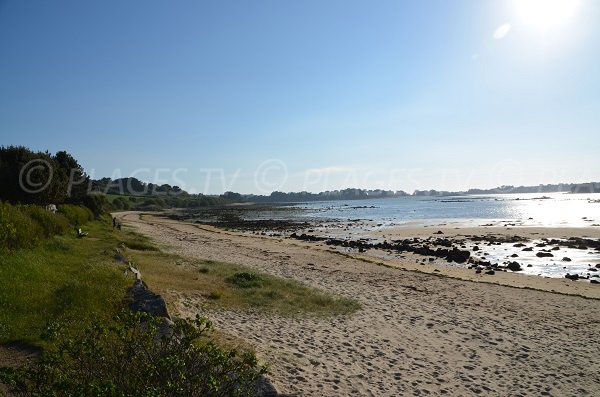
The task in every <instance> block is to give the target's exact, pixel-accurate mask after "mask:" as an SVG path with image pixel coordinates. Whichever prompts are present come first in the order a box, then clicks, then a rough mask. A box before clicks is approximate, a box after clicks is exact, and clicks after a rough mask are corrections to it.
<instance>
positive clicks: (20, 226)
mask: <svg viewBox="0 0 600 397" xmlns="http://www.w3.org/2000/svg"><path fill="white" fill-rule="evenodd" d="M67 230H69V222H68V220H67V219H66V218H65V217H64V216H62V215H61V214H53V213H51V212H48V211H46V210H45V209H44V208H42V207H39V206H35V205H20V206H18V205H11V204H9V203H4V202H0V249H4V250H13V249H19V248H29V247H33V246H34V245H35V243H36V242H38V241H39V240H42V239H46V238H49V237H52V236H54V235H56V234H62V233H64V232H66V231H67Z"/></svg>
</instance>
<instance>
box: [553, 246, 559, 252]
mask: <svg viewBox="0 0 600 397" xmlns="http://www.w3.org/2000/svg"><path fill="white" fill-rule="evenodd" d="M559 249H560V247H554V248H552V251H558V250H559Z"/></svg>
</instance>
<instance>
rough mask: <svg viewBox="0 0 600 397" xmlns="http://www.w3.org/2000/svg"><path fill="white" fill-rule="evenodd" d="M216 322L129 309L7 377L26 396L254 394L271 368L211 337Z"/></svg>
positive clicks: (0, 374)
mask: <svg viewBox="0 0 600 397" xmlns="http://www.w3.org/2000/svg"><path fill="white" fill-rule="evenodd" d="M210 330H211V324H210V322H208V321H207V320H206V319H202V318H199V317H197V318H196V320H194V321H186V320H176V321H175V324H174V325H173V327H172V330H171V332H164V326H163V322H162V321H161V319H159V318H156V317H152V316H150V315H146V314H141V313H131V312H124V313H121V314H120V315H119V316H117V317H116V318H115V321H113V322H111V323H110V325H106V324H104V323H102V322H95V323H94V324H93V326H91V327H89V328H88V329H86V330H84V331H83V332H80V333H78V334H77V335H75V336H74V337H72V338H66V339H63V340H62V341H61V342H59V343H57V345H56V347H55V348H54V349H52V350H50V351H49V352H48V353H47V354H45V355H44V356H43V357H42V359H41V361H40V362H39V363H38V364H37V365H35V366H34V367H33V368H20V369H12V368H5V369H0V381H3V382H4V383H5V384H8V385H10V386H11V387H12V388H13V390H14V391H15V392H16V393H18V394H19V395H23V396H67V397H68V396H88V397H126V396H132V397H133V396H144V397H146V396H148V397H150V396H152V397H178V396H180V397H200V396H202V397H211V396H231V397H236V396H247V395H250V392H251V390H252V386H253V384H254V382H255V381H256V380H257V379H258V377H259V376H261V375H262V374H264V373H265V372H266V367H264V366H262V365H259V364H258V362H257V361H256V357H255V356H254V354H252V353H249V352H238V351H236V350H225V349H223V348H221V347H219V346H217V345H215V344H214V343H213V342H212V341H211V340H210V339H207V333H208V332H209V331H210Z"/></svg>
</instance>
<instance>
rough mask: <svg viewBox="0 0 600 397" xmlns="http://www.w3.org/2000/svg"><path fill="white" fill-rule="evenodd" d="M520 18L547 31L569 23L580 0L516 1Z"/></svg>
mask: <svg viewBox="0 0 600 397" xmlns="http://www.w3.org/2000/svg"><path fill="white" fill-rule="evenodd" d="M514 4H515V8H516V10H517V14H518V15H519V17H520V18H521V19H522V20H523V21H524V22H525V23H527V24H528V25H532V26H534V27H536V28H537V29H539V30H541V31H546V30H549V29H552V28H555V27H558V26H560V25H563V24H565V23H567V22H568V21H569V20H570V19H571V18H572V17H573V16H574V15H575V13H576V12H577V9H578V8H579V5H580V0H514Z"/></svg>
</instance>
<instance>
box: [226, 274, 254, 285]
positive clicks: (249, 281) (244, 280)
mask: <svg viewBox="0 0 600 397" xmlns="http://www.w3.org/2000/svg"><path fill="white" fill-rule="evenodd" d="M226 281H227V282H228V283H231V284H233V285H235V286H237V287H240V288H253V287H260V285H261V283H262V279H261V278H260V276H259V275H258V274H254V273H249V272H241V273H236V274H234V275H233V276H231V277H228V278H227V279H226Z"/></svg>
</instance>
